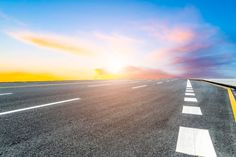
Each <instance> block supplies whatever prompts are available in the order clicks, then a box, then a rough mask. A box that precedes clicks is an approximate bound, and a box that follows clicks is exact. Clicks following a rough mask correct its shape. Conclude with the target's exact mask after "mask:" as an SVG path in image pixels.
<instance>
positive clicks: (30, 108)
mask: <svg viewBox="0 0 236 157" xmlns="http://www.w3.org/2000/svg"><path fill="white" fill-rule="evenodd" d="M79 99H80V98H73V99H68V100H63V101H57V102H52V103H48V104H42V105H37V106H32V107H26V108H21V109H16V110H11V111H6V112H1V113H0V116H2V115H6V114H11V113H16V112H22V111H26V110H32V109H36V108H42V107H46V106H52V105H57V104H61V103H66V102H71V101H76V100H79Z"/></svg>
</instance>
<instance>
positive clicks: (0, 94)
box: [0, 93, 13, 96]
mask: <svg viewBox="0 0 236 157" xmlns="http://www.w3.org/2000/svg"><path fill="white" fill-rule="evenodd" d="M11 94H13V93H0V96H2V95H11Z"/></svg>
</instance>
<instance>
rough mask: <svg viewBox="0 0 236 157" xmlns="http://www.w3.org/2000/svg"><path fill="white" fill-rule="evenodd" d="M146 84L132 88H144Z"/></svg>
mask: <svg viewBox="0 0 236 157" xmlns="http://www.w3.org/2000/svg"><path fill="white" fill-rule="evenodd" d="M146 86H147V85H141V86H135V87H132V89H138V88H143V87H146Z"/></svg>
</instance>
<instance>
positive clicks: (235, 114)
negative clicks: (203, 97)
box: [190, 79, 236, 122]
mask: <svg viewBox="0 0 236 157" xmlns="http://www.w3.org/2000/svg"><path fill="white" fill-rule="evenodd" d="M190 80H193V81H203V82H207V83H209V84H212V85H216V86H218V87H221V88H224V89H226V90H227V93H228V96H229V101H230V104H231V108H232V113H233V118H234V122H236V99H235V96H234V94H233V92H232V89H231V88H233V89H236V87H235V86H232V85H227V84H222V83H218V82H214V81H208V80H204V79H190Z"/></svg>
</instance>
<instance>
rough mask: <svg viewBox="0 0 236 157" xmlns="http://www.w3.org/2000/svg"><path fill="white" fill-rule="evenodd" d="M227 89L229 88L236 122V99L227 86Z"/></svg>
mask: <svg viewBox="0 0 236 157" xmlns="http://www.w3.org/2000/svg"><path fill="white" fill-rule="evenodd" d="M227 90H228V94H229V100H230V104H231V107H232V111H233V115H234V121H235V122H236V100H235V98H234V95H233V92H232V91H231V89H230V88H227Z"/></svg>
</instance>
